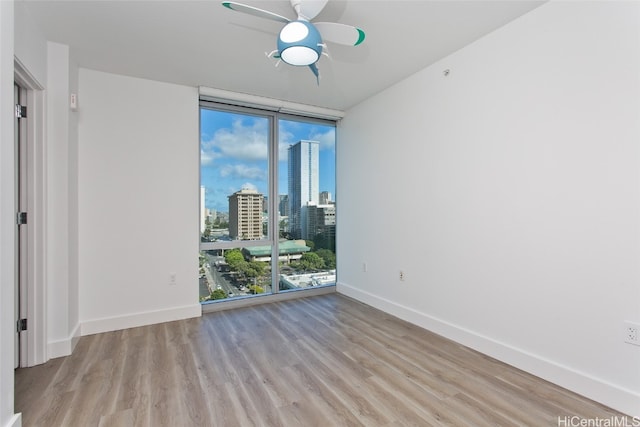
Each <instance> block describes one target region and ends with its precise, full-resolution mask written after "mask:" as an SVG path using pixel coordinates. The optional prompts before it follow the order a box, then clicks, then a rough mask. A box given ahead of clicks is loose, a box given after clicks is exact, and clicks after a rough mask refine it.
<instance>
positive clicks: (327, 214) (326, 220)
mask: <svg viewBox="0 0 640 427" xmlns="http://www.w3.org/2000/svg"><path fill="white" fill-rule="evenodd" d="M307 236H308V237H307V238H308V239H309V240H311V239H313V240H314V242H316V245H317V246H316V247H318V246H320V247H322V248H324V249H330V250H332V251H335V240H336V205H335V204H327V205H316V204H314V203H308V204H307Z"/></svg>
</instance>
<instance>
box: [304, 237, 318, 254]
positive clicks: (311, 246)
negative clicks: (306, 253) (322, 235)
mask: <svg viewBox="0 0 640 427" xmlns="http://www.w3.org/2000/svg"><path fill="white" fill-rule="evenodd" d="M304 244H305V245H307V246H309V248H310V249H311V252H313V251H314V249H315V248H316V243H315V242H314V241H313V240H305V241H304Z"/></svg>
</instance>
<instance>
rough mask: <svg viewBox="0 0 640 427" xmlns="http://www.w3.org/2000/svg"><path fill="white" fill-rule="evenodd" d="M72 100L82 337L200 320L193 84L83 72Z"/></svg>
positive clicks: (194, 90)
mask: <svg viewBox="0 0 640 427" xmlns="http://www.w3.org/2000/svg"><path fill="white" fill-rule="evenodd" d="M78 106H79V108H78V112H77V114H78V118H77V120H78V129H79V130H78V146H79V153H78V168H79V179H78V218H79V225H78V239H79V264H78V265H79V274H78V277H79V283H80V322H81V324H82V327H81V330H82V334H83V335H85V334H90V333H95V332H101V331H106V330H113V329H119V328H125V327H131V326H137V325H142V324H149V323H155V322H161V321H168V320H173V319H178V318H186V317H193V316H199V315H200V311H201V309H200V304H199V302H198V286H197V283H198V223H199V222H198V206H199V199H198V197H199V151H198V150H199V135H198V129H199V125H198V122H199V113H198V92H197V89H196V88H190V87H184V86H177V85H172V84H166V83H159V82H154V81H149V80H143V79H136V78H130V77H124V76H119V75H113V74H107V73H103V72H97V71H92V70H88V69H83V68H81V69H80V73H79V87H78ZM170 273H175V274H176V277H177V285H175V286H170V285H169V275H170Z"/></svg>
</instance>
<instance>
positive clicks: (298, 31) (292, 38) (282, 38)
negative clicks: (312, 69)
mask: <svg viewBox="0 0 640 427" xmlns="http://www.w3.org/2000/svg"><path fill="white" fill-rule="evenodd" d="M278 51H279V52H280V58H281V59H282V60H283V61H284V62H286V63H287V64H290V65H298V66H305V65H311V64H314V63H316V62H317V61H318V59H320V55H321V54H322V38H321V37H320V33H319V32H318V30H317V29H316V28H315V27H314V26H313V24H311V23H309V22H308V21H302V20H299V21H294V22H290V23H288V24H287V25H285V27H284V28H283V29H282V31H280V35H279V36H278Z"/></svg>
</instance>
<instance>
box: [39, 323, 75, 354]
mask: <svg viewBox="0 0 640 427" xmlns="http://www.w3.org/2000/svg"><path fill="white" fill-rule="evenodd" d="M78 339H80V324H79V323H78V324H76V326H75V328H73V331H72V332H71V333H70V334H69V336H68V337H67V338H65V339H63V340H58V341H51V342H49V343H47V360H49V359H55V358H56V357H63V356H69V355H70V354H71V353H73V349H74V348H76V344H78Z"/></svg>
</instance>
